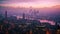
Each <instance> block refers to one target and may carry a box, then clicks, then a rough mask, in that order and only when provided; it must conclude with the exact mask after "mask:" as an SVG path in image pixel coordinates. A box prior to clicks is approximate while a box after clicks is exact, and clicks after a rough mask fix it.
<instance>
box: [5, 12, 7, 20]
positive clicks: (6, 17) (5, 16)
mask: <svg viewBox="0 0 60 34" xmlns="http://www.w3.org/2000/svg"><path fill="white" fill-rule="evenodd" d="M5 18H6V19H7V11H5Z"/></svg>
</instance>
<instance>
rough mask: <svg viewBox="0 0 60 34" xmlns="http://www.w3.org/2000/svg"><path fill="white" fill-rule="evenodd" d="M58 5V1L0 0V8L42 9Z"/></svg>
mask: <svg viewBox="0 0 60 34" xmlns="http://www.w3.org/2000/svg"><path fill="white" fill-rule="evenodd" d="M55 5H60V0H0V6H11V7H30V6H32V7H34V8H44V7H51V6H55Z"/></svg>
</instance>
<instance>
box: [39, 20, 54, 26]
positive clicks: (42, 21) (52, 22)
mask: <svg viewBox="0 0 60 34" xmlns="http://www.w3.org/2000/svg"><path fill="white" fill-rule="evenodd" d="M40 22H41V23H49V24H51V25H55V22H54V21H49V20H40Z"/></svg>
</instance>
